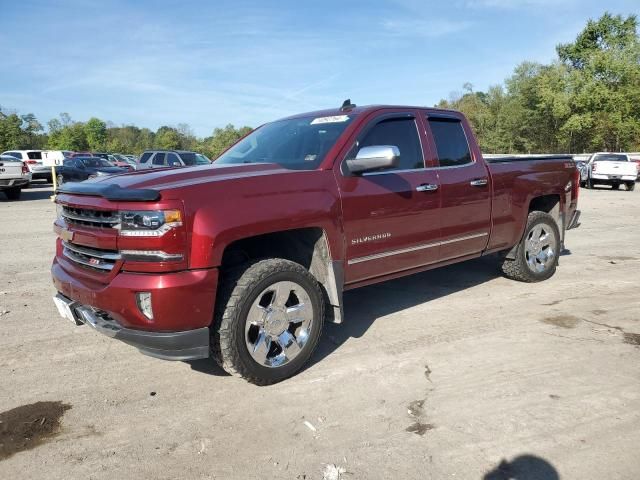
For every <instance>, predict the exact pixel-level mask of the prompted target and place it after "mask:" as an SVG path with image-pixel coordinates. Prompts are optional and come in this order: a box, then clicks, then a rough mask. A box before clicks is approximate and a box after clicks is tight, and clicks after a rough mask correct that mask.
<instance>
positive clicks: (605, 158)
mask: <svg viewBox="0 0 640 480" xmlns="http://www.w3.org/2000/svg"><path fill="white" fill-rule="evenodd" d="M593 161H594V162H628V161H629V157H627V156H626V155H616V154H615V153H604V154H602V153H601V154H599V155H596V156H595V157H594V159H593Z"/></svg>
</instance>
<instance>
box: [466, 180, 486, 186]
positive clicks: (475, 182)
mask: <svg viewBox="0 0 640 480" xmlns="http://www.w3.org/2000/svg"><path fill="white" fill-rule="evenodd" d="M487 183H489V180H487V179H486V178H476V179H475V180H471V181H470V182H469V185H471V186H472V187H484V186H485V185H486V184H487Z"/></svg>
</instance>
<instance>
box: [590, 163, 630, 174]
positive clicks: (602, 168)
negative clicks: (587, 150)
mask: <svg viewBox="0 0 640 480" xmlns="http://www.w3.org/2000/svg"><path fill="white" fill-rule="evenodd" d="M593 171H594V173H597V174H599V175H636V174H637V173H638V170H637V167H636V165H635V163H633V162H611V161H601V162H593Z"/></svg>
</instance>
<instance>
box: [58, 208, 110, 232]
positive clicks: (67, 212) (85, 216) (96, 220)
mask: <svg viewBox="0 0 640 480" xmlns="http://www.w3.org/2000/svg"><path fill="white" fill-rule="evenodd" d="M62 216H63V217H64V219H65V221H66V222H68V223H70V224H75V225H84V226H89V227H98V228H114V227H115V226H116V225H117V224H119V223H120V216H119V215H118V212H116V211H113V210H90V209H86V208H75V207H70V206H68V205H63V206H62Z"/></svg>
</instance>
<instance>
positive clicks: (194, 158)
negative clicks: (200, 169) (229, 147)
mask: <svg viewBox="0 0 640 480" xmlns="http://www.w3.org/2000/svg"><path fill="white" fill-rule="evenodd" d="M180 158H182V161H183V162H184V164H185V165H209V164H210V163H211V162H210V161H209V159H208V158H207V157H205V156H204V155H201V154H199V153H193V152H181V153H180Z"/></svg>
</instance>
